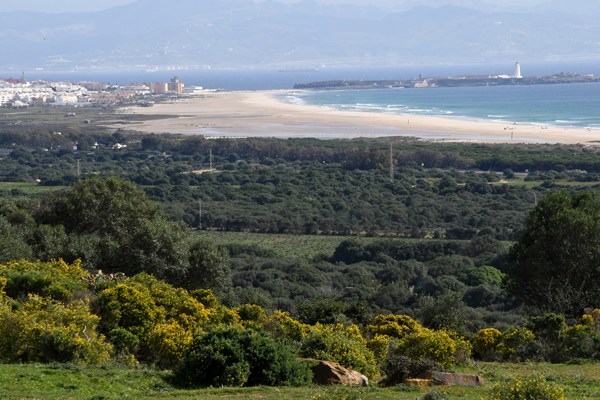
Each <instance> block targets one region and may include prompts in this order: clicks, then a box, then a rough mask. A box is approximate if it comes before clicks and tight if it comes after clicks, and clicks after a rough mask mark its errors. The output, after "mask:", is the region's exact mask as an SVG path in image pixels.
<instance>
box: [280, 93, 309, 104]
mask: <svg viewBox="0 0 600 400" xmlns="http://www.w3.org/2000/svg"><path fill="white" fill-rule="evenodd" d="M285 101H286V102H287V103H290V104H297V105H304V104H306V101H305V100H304V99H302V98H300V97H298V96H290V95H288V96H285Z"/></svg>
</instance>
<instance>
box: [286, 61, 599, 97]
mask: <svg viewBox="0 0 600 400" xmlns="http://www.w3.org/2000/svg"><path fill="white" fill-rule="evenodd" d="M591 82H600V78H597V77H595V76H594V75H593V74H575V73H570V72H561V73H558V74H554V75H548V76H535V77H534V76H531V77H523V76H521V74H520V66H519V64H518V63H517V64H516V65H515V74H514V75H465V76H451V77H422V76H419V78H417V79H407V80H329V81H320V82H311V83H299V84H296V85H294V89H334V90H337V89H382V88H436V87H474V86H509V85H512V86H517V85H548V84H558V83H591Z"/></svg>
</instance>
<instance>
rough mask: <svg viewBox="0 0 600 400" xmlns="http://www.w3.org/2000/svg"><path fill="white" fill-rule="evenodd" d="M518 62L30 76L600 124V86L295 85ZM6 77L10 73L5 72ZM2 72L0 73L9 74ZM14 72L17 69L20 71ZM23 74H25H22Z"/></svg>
mask: <svg viewBox="0 0 600 400" xmlns="http://www.w3.org/2000/svg"><path fill="white" fill-rule="evenodd" d="M513 66H514V63H507V64H502V65H500V64H499V65H453V66H449V65H432V66H403V67H380V68H378V67H362V68H353V67H347V68H331V67H325V66H315V67H314V68H298V69H295V68H284V69H280V70H277V69H266V68H265V69H260V68H243V69H223V70H213V69H202V70H186V69H183V70H177V69H175V70H161V71H145V70H142V71H120V70H116V71H105V72H100V71H78V72H73V71H71V72H51V71H32V72H26V79H28V80H34V79H47V80H64V81H72V82H78V81H84V80H86V81H98V82H107V83H116V84H128V83H132V82H166V81H168V80H169V79H171V78H172V77H174V76H178V77H179V79H180V80H181V81H182V82H184V83H185V84H186V85H187V86H203V87H205V88H208V89H224V90H274V89H278V90H283V94H281V95H279V96H280V98H281V99H282V100H284V101H288V102H292V103H296V104H310V105H317V106H326V107H334V108H338V109H340V110H352V111H366V112H367V111H368V112H379V113H386V114H419V115H432V116H434V115H435V116H445V117H449V118H460V119H470V120H484V121H498V122H505V123H519V124H523V123H526V124H535V125H542V126H543V125H552V126H562V127H567V126H569V127H580V128H587V129H600V84H599V83H584V84H555V85H533V86H496V87H459V88H425V89H362V90H340V91H295V90H293V87H294V85H295V84H296V83H309V82H315V81H326V80H342V79H348V80H355V79H363V80H377V79H380V80H394V79H416V78H419V77H427V76H436V77H440V76H461V75H476V74H507V75H510V74H511V73H512V68H513ZM521 66H522V73H523V75H525V76H543V75H551V74H556V73H560V72H571V73H579V74H587V73H593V74H595V75H596V76H598V75H600V64H597V63H594V62H583V63H577V64H575V63H540V64H536V65H529V64H527V63H521ZM2 75H7V74H6V73H3V74H2ZM2 75H0V76H2ZM13 75H15V74H13ZM18 75H19V76H20V74H18Z"/></svg>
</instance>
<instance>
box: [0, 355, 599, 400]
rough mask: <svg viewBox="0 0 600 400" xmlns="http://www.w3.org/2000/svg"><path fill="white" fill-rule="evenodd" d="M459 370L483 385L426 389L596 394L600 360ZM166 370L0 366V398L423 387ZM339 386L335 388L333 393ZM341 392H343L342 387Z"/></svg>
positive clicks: (400, 394)
mask: <svg viewBox="0 0 600 400" xmlns="http://www.w3.org/2000/svg"><path fill="white" fill-rule="evenodd" d="M463 372H469V373H478V374H480V375H482V376H483V377H484V379H485V381H486V385H485V386H484V387H477V388H465V387H457V386H454V387H445V386H436V387H432V388H431V389H429V390H435V391H438V392H443V393H446V394H447V395H448V396H449V397H450V398H451V399H465V400H471V399H472V400H480V399H485V398H486V397H487V394H488V392H489V390H490V388H491V387H492V386H493V385H494V384H496V383H499V382H505V381H507V380H509V379H512V378H513V377H515V376H523V375H524V376H529V375H539V374H541V375H544V376H546V377H547V379H549V380H550V381H552V382H554V383H557V384H559V385H561V386H562V387H563V388H564V389H565V391H566V397H567V399H573V400H588V399H599V398H600V363H588V364H582V365H564V364H556V365H553V364H531V363H524V364H497V363H474V364H473V365H471V366H469V367H465V368H463ZM167 376H168V374H167V373H164V372H159V371H154V370H149V369H126V368H93V367H79V366H73V365H70V364H69V365H62V364H52V365H39V364H32V365H0V398H2V399H6V400H17V399H18V400H21V399H29V400H33V399H39V400H46V399H77V400H80V399H81V400H101V399H102V400H116V399H156V400H158V399H172V400H179V399H205V400H217V399H220V400H229V399H231V400H233V399H261V400H279V399H291V400H309V399H311V398H312V397H313V396H316V395H318V394H324V393H325V394H329V395H330V396H329V397H330V398H331V399H332V400H333V399H335V398H336V396H338V397H341V396H340V393H341V394H348V395H349V396H347V397H346V398H348V399H353V400H392V399H393V400H416V399H421V398H422V397H423V395H424V394H425V393H427V391H428V390H427V389H419V388H415V387H407V386H404V385H402V386H398V387H392V388H385V389H383V388H378V387H370V388H364V389H363V388H345V389H339V388H338V389H335V388H327V387H315V386H311V387H301V388H266V387H256V388H222V389H198V390H182V389H177V388H174V387H173V386H172V385H170V384H169V383H168V380H166V379H165V378H167ZM336 391H337V392H336ZM340 391H341V392H340Z"/></svg>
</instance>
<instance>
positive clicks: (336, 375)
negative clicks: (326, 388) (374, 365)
mask: <svg viewBox="0 0 600 400" xmlns="http://www.w3.org/2000/svg"><path fill="white" fill-rule="evenodd" d="M316 362H318V364H317V365H315V366H314V367H313V368H312V371H313V383H314V384H316V385H344V386H368V385H369V379H368V378H367V377H366V376H364V375H363V374H361V373H360V372H356V371H352V370H349V369H347V368H344V367H342V366H341V365H339V364H337V363H334V362H331V361H316Z"/></svg>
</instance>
